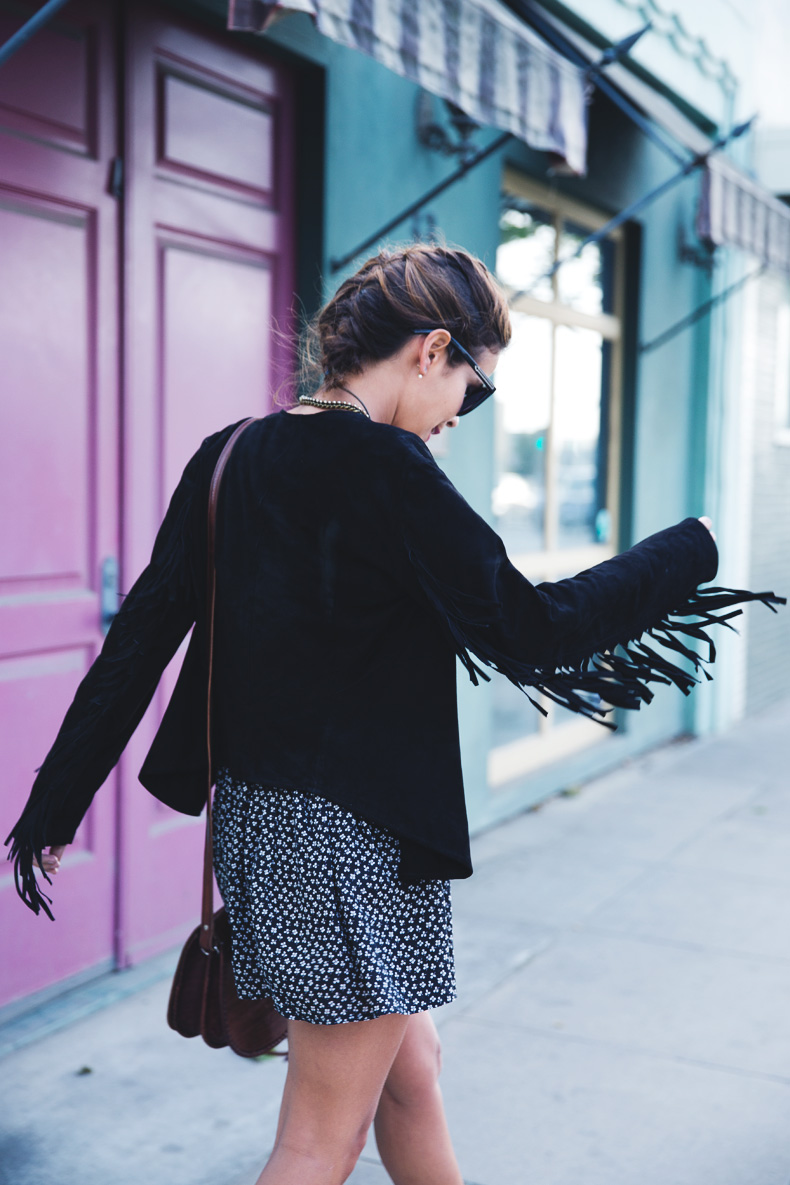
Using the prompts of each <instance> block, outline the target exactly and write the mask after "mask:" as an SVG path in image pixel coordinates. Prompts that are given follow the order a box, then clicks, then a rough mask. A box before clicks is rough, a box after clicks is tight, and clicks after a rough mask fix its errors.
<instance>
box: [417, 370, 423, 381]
mask: <svg viewBox="0 0 790 1185" xmlns="http://www.w3.org/2000/svg"><path fill="white" fill-rule="evenodd" d="M417 378H418V379H421V378H422V371H420V373H419V374H418V375H417Z"/></svg>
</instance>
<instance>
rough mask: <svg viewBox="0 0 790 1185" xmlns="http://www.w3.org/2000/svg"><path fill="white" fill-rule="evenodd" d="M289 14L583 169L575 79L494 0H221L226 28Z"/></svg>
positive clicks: (261, 26) (573, 70)
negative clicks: (271, 0) (225, 2)
mask: <svg viewBox="0 0 790 1185" xmlns="http://www.w3.org/2000/svg"><path fill="white" fill-rule="evenodd" d="M290 12H303V13H308V14H309V15H310V16H311V17H312V18H313V20H314V21H315V23H316V25H317V26H318V29H319V30H320V32H321V33H323V34H325V35H326V36H327V37H330V38H331V39H332V40H333V41H336V42H339V43H340V44H341V45H345V46H348V47H349V48H351V49H358V50H361V51H362V52H363V53H366V54H369V55H370V56H371V57H373V58H375V59H376V61H377V62H380V63H381V64H382V65H383V66H386V67H387V69H389V70H393V71H394V72H395V73H396V74H400V75H401V76H402V77H404V78H409V79H411V80H412V81H413V82H416V83H417V84H418V85H419V86H421V87H423V88H424V89H425V90H427V91H430V92H431V93H432V94H434V95H438V96H439V97H440V98H443V99H448V100H449V101H450V102H452V103H455V104H456V105H457V106H458V107H460V108H461V109H462V110H463V111H464V112H465V113H466V114H467V115H468V116H469V117H470V118H471V119H473V120H475V122H477V123H480V124H484V125H487V126H489V127H494V128H498V129H500V130H501V131H507V132H512V133H513V135H514V136H517V137H518V138H519V139H521V140H524V141H525V142H526V143H527V144H529V146H530V147H531V148H535V149H538V150H539V151H544V152H550V153H553V154H555V155H556V156H558V157H560V158H561V159H562V160H563V161H565V162H566V163H567V166H568V168H569V169H570V170H571V171H573V172H574V173H578V174H583V173H584V171H585V158H586V151H587V119H586V110H585V91H586V86H585V78H584V73H583V71H582V70H580V69H579V68H578V67H576V66H574V65H572V64H571V63H570V62H568V61H567V60H566V59H565V58H563V57H561V56H560V55H559V54H558V53H556V52H555V51H554V50H553V49H551V48H550V47H549V46H548V45H546V44H545V42H543V41H542V40H541V39H540V38H539V37H538V36H537V34H535V33H533V32H532V30H531V29H529V28H527V26H526V25H524V24H522V22H521V21H519V20H518V19H517V18H516V17H515V16H514V15H513V14H512V13H511V12H510V11H509V10H508V9H507V8H505V6H504V5H503V4H501V3H499V0H284V3H281V4H267V3H264V2H263V0H230V3H229V10H228V27H229V28H230V29H238V30H247V31H250V30H254V31H256V32H263V31H265V30H266V29H267V28H268V26H269V25H270V24H271V23H272V21H274V20H276V19H277V18H278V17H279V16H282V15H284V14H287V13H290Z"/></svg>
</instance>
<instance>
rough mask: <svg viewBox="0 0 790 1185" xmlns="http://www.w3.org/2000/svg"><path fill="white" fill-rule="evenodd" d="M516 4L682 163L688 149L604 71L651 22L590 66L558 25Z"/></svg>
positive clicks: (528, 6) (529, 7)
mask: <svg viewBox="0 0 790 1185" xmlns="http://www.w3.org/2000/svg"><path fill="white" fill-rule="evenodd" d="M518 8H519V10H520V13H521V15H522V16H523V18H524V20H525V21H526V22H527V24H529V25H531V26H532V28H533V29H535V31H536V32H537V33H539V34H540V36H541V37H542V38H543V40H544V41H547V42H548V43H549V45H551V46H553V47H554V49H556V50H557V52H558V53H561V54H562V55H563V56H564V57H566V58H567V59H568V60H569V61H570V62H573V63H574V65H576V66H581V67H582V69H584V70H589V71H593V70H594V72H595V85H596V86H597V88H598V90H599V91H601V92H602V93H603V94H605V95H606V97H607V98H608V99H611V100H612V102H613V103H614V104H615V106H616V107H619V108H620V110H621V111H622V112H623V114H624V115H627V116H628V118H629V119H630V120H631V122H632V123H633V124H635V125H636V126H637V127H638V128H639V130H640V132H642V134H643V135H645V136H647V138H648V140H652V142H653V143H654V144H655V145H656V147H657V148H660V149H661V151H662V152H664V153H665V154H666V155H667V156H669V157H671V158H672V160H673V161H674V162H675V164H677V165H682V164H684V163H685V161H686V160H687V159H688V155H687V153H685V152H679V151H678V149H677V148H676V147H675V145H674V143H672V141H671V140H670V139H668V137H667V135H666V133H665V132H664V131H663V130H662V129H661V128H660V127H658V126H657V125H656V124H655V123H653V121H652V120H650V119H647V118H646V117H645V116H644V115H643V114H642V112H641V111H640V110H639V109H638V108H637V107H635V106H634V104H633V103H632V102H631V100H630V99H628V98H627V97H626V96H625V95H623V94H621V93H620V91H619V90H617V88H616V86H614V85H613V84H612V83H611V82H610V81H609V79H608V78H607V77H606V75H605V74H604V73H603V71H604V70H605V69H606V67H607V66H609V65H611V64H612V62H614V61H616V60H617V59H618V58H621V57H623V56H624V55H625V54H627V53H628V51H629V50H630V49H631V48H632V46H633V45H635V44H636V41H637V40H638V39H639V38H640V37H641V36H642V35H643V34H644V33H646V32H647V31H648V29H651V28H652V25H651V24H650V23H649V22H648V24H646V25H645V26H644V28H642V29H640V30H639V31H638V33H634V34H632V35H631V37H626V38H624V40H623V41H620V42H618V43H617V45H613V46H612V48H611V49H610V50H607V51H606V53H605V54H604V55H603V58H601V59H600V60H599V61H598V62H597V63H596V64H595V66H593V65H592V64H591V63H589V62H588V61H587V58H586V57H585V56H584V54H583V53H582V52H581V50H579V49H577V48H576V46H575V45H574V44H573V42H571V41H568V39H567V38H566V37H564V36H563V35H562V33H561V31H560V30H559V29H557V28H556V27H555V26H554V25H552V24H550V23H549V22H548V21H546V20H544V19H543V17H542V16H541V14H540V12H539V11H538V10H537V9H536V8H535V7H534V6H533V5H532V4H529V3H523V2H522V3H521V4H519V5H518ZM604 59H605V60H604Z"/></svg>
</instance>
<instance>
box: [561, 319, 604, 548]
mask: <svg viewBox="0 0 790 1185" xmlns="http://www.w3.org/2000/svg"><path fill="white" fill-rule="evenodd" d="M556 333H557V359H556V364H555V388H554V400H555V405H554V421H553V426H554V454H555V462H556V500H557V544H558V546H559V547H561V548H566V547H582V546H584V545H586V544H590V543H603V542H606V541H607V539H606V538H604V537H603V536H604V535H605V534H606V532H607V530H608V523H607V516H606V515H605V514H600V513H599V512H600V511H602V510H603V509H604V507H605V504H606V449H605V441H604V434H603V433H602V424H601V392H602V384H603V379H604V351H605V343H604V339H603V337H602V336H601V334H600V333H596V332H595V331H594V330H592V329H577V328H571V327H569V326H567V325H558V326H557V330H556ZM606 354H607V358H608V348H607V349H606Z"/></svg>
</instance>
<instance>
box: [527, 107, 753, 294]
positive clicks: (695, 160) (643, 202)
mask: <svg viewBox="0 0 790 1185" xmlns="http://www.w3.org/2000/svg"><path fill="white" fill-rule="evenodd" d="M755 118H756V117H755V116H752V118H751V119H748V120H746V122H745V123H739V124H738V125H737V127H734V128H733V129H732V131H730V132H728V133H727V135H726V136H720V137H719V138H718V140H714V141H713V143H712V144H711V146H710V148H708V149H706V151H705V152H699V153H697V155H696V156H693V157H692V158H691V159H690V160H688V161H686V163H685V164H684V165H683V168H682V169H678V171H677V173H673V174H672V176H671V177H668V178H667V179H666V181H662V182H661V184H660V185H657V186H656V187H655V189H651V190H650V191H649V192H648V193H645V194H643V195H642V197H641V198H637V199H636V201H635V202H631V204H630V206H626V207H625V208H624V209H623V210H621V211H620V213H619V214H615V216H614V217H613V218H610V219H609V221H608V222H607V223H605V224H604V226H602V227H600V228H599V229H598V230H596V231H593V233H592V234H590V235H587V238H586V239H582V241H581V242H580V243H579V245H578V247H577V248H576V250H575V251H574V252H573V254H571V255H565V256H563V258H562V259H558V260H556V262H555V263H553V264H552V266H551V267H550V268H549V269H548V270H547V271H546V272H544V274H543V275H541V276H537V277H536V278H535V279H534V280H533V281H532V283H531V284H530V286H529V288H522V289H521V290H520V291H519V292H514V293H513V294H512V295H511V296H510V300H511V302H512V301H514V300H517V299H518V298H519V297H520V296H530V295H531V294H532V292H533V291H534V289H535V288H536V287H537V286H538V284H540V283H541V282H542V281H543V280H551V279H552V278H553V277H554V276H555V275H556V273H557V272H558V271H559V270H560V268H561V267H564V265H565V264H566V263H570V261H571V260H572V259H578V258H579V256H580V255H581V253H582V251H583V250H584V249H585V247H589V246H590V244H591V243H598V242H600V241H601V240H602V239H605V238H606V237H607V235H610V234H611V233H612V231H613V230H617V228H618V226H622V224H623V223H624V222H627V221H628V219H629V218H633V217H634V215H635V214H639V213H640V212H641V211H642V210H644V209H645V207H646V206H650V205H652V204H653V202H655V201H657V199H658V198H660V197H663V195H664V194H665V193H667V192H668V191H669V190H670V189H674V188H675V186H676V185H679V184H680V182H681V181H684V180H685V179H686V177H688V176H690V175H691V174H692V173H694V172H696V170H697V169H701V168H702V167H703V165H706V164H707V162H708V161H709V160H710V158H711V157H712V156H713V154H714V153H716V152H719V151H720V150H721V149H722V148H726V146H727V145H728V144H729V143H730V142H731V141H732V140H737V139H738V137H739V136H742V135H743V134H744V132H748V130H749V128H750V127H751V126H752V124H753V123H754V120H755Z"/></svg>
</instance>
